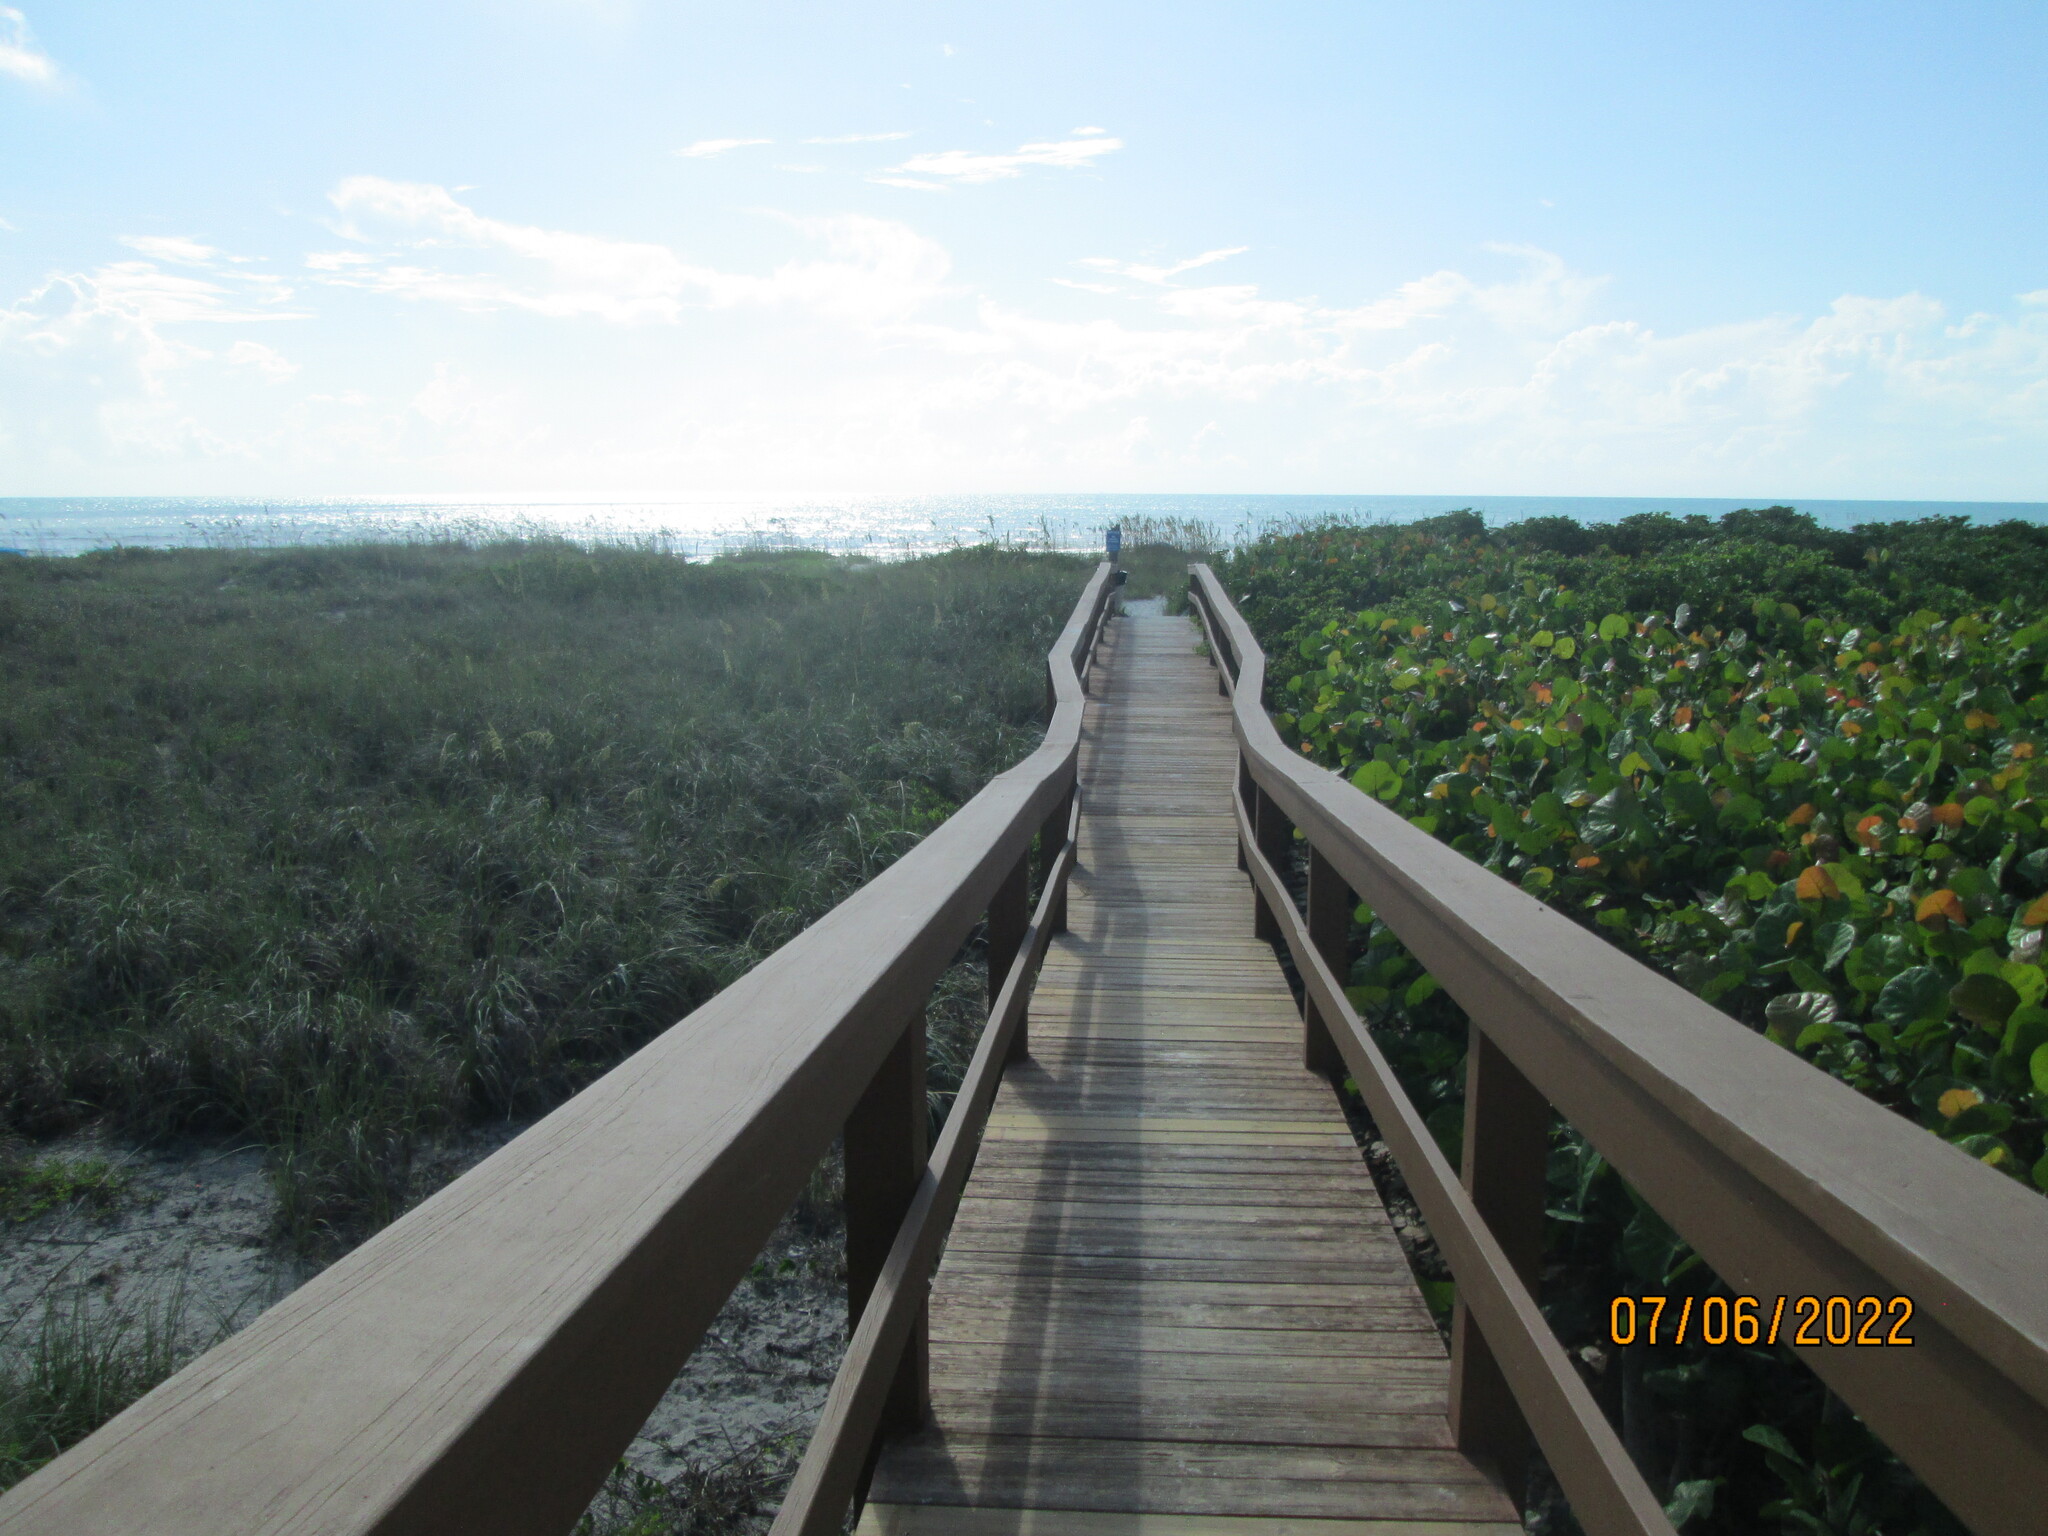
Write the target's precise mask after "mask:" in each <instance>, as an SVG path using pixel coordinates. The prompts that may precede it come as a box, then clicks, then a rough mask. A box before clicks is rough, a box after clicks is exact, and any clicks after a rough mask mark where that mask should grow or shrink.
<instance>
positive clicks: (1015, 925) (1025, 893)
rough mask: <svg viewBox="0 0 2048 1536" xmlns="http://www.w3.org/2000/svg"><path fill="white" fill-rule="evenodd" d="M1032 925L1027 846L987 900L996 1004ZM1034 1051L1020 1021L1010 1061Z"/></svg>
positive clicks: (990, 981)
mask: <svg viewBox="0 0 2048 1536" xmlns="http://www.w3.org/2000/svg"><path fill="white" fill-rule="evenodd" d="M1030 924H1031V850H1030V849H1028V848H1027V849H1026V850H1025V851H1024V852H1023V853H1022V854H1021V855H1020V856H1019V857H1018V859H1017V863H1016V865H1015V867H1014V868H1012V869H1011V871H1010V872H1009V873H1008V874H1007V875H1005V876H1004V877H1003V883H1002V884H1001V885H999V886H997V887H996V891H995V894H994V895H993V896H991V897H990V898H989V903H988V930H987V931H988V1000H989V1006H990V1007H994V1006H995V1001H996V997H997V995H998V994H1000V993H1001V992H1002V990H1003V982H1004V981H1005V980H1006V979H1007V978H1008V977H1009V974H1010V966H1011V965H1012V964H1013V963H1014V962H1015V961H1016V958H1017V951H1018V949H1019V948H1020V947H1021V946H1022V944H1023V943H1024V930H1025V929H1026V928H1027V927H1029V926H1030ZM1030 1054H1031V1048H1030V1040H1029V1038H1028V1028H1027V1024H1026V1022H1025V1021H1022V1020H1020V1021H1019V1022H1018V1024H1017V1034H1016V1037H1015V1039H1014V1040H1013V1041H1012V1042H1011V1045H1010V1055H1009V1058H1008V1059H1009V1060H1011V1061H1022V1060H1023V1059H1024V1058H1025V1057H1027V1056H1029V1055H1030Z"/></svg>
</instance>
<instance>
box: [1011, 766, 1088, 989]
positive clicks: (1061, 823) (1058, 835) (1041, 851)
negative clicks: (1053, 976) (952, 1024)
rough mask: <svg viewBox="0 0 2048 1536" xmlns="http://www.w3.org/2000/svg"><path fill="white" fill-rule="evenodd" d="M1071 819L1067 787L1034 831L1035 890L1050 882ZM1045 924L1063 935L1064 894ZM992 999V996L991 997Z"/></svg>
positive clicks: (1071, 803) (1070, 790) (1070, 792)
mask: <svg viewBox="0 0 2048 1536" xmlns="http://www.w3.org/2000/svg"><path fill="white" fill-rule="evenodd" d="M1073 817H1074V786H1073V785H1071V784H1069V785H1068V786H1067V792H1066V793H1065V794H1064V795H1061V796H1060V799H1059V804H1057V805H1055V806H1054V807H1053V808H1052V814H1051V815H1050V816H1048V817H1046V818H1045V823H1044V825H1042V826H1041V827H1039V829H1038V887H1039V889H1040V890H1041V891H1043V890H1044V889H1045V882H1046V881H1048V880H1050V879H1051V878H1052V867H1053V865H1054V864H1056V863H1058V862H1059V856H1060V850H1061V849H1062V848H1064V847H1066V845H1067V823H1068V822H1070V821H1072V820H1073ZM1046 922H1047V924H1048V926H1049V927H1050V930H1051V931H1052V932H1053V933H1065V932H1066V931H1067V893H1066V892H1065V891H1061V892H1060V894H1059V895H1058V897H1056V898H1055V899H1054V901H1053V904H1052V909H1051V910H1050V911H1049V912H1047V913H1046ZM991 996H993V994H991Z"/></svg>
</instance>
